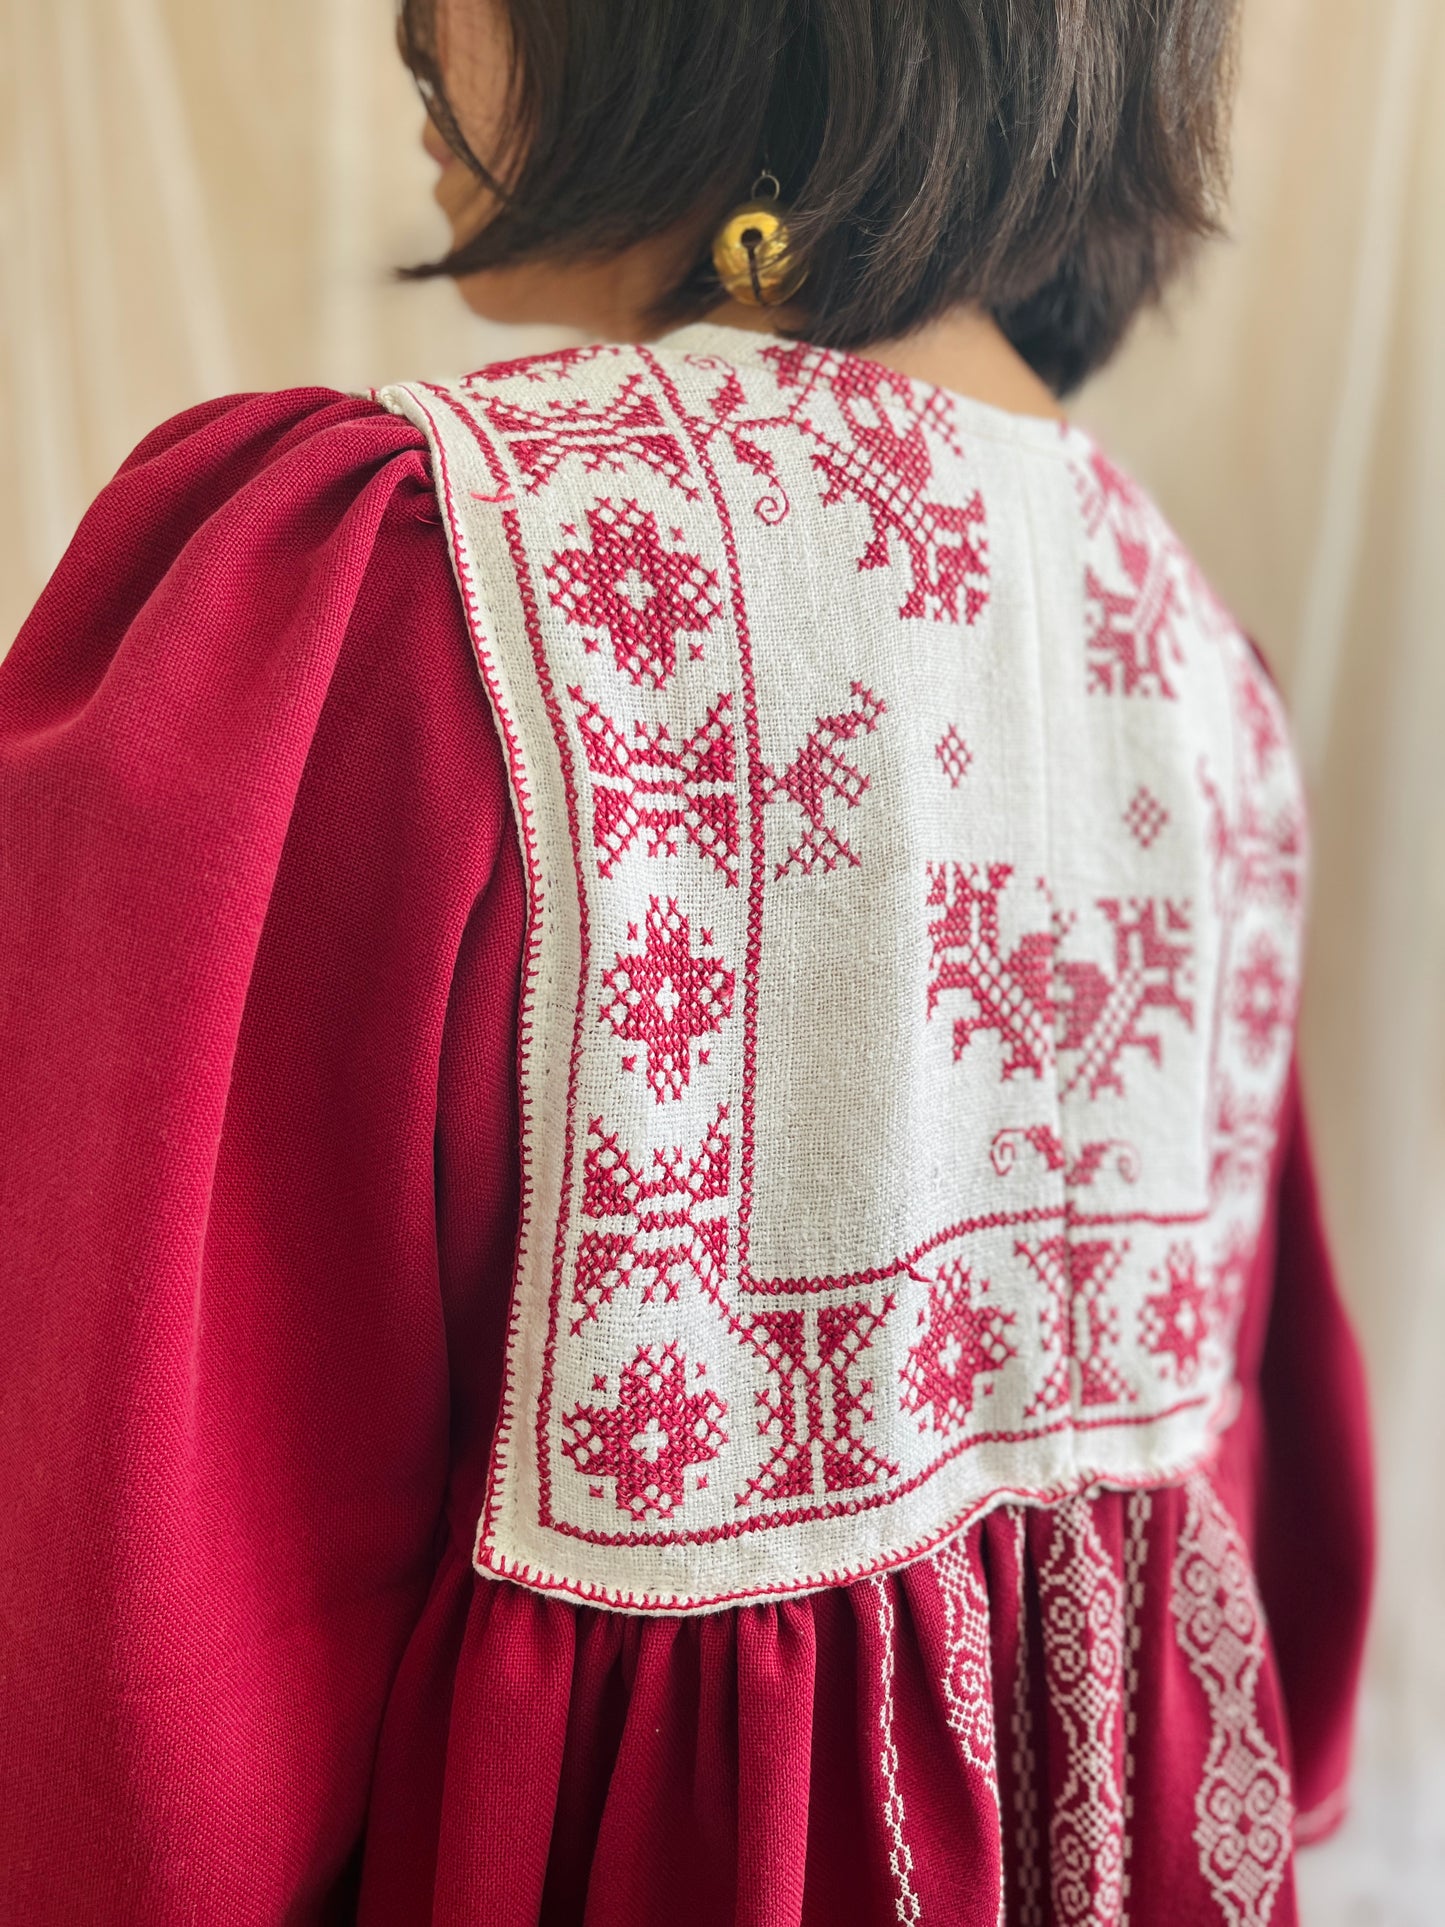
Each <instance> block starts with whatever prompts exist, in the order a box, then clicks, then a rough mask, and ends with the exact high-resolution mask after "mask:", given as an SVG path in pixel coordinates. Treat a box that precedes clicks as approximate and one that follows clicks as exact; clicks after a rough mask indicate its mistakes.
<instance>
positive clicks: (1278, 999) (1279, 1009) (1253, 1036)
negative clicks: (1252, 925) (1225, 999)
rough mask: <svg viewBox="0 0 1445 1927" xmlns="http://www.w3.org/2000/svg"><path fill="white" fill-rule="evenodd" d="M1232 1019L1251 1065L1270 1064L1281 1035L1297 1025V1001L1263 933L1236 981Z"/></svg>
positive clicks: (1231, 1005) (1274, 952) (1255, 943)
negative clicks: (1293, 1024) (1277, 1038)
mask: <svg viewBox="0 0 1445 1927" xmlns="http://www.w3.org/2000/svg"><path fill="white" fill-rule="evenodd" d="M1230 1015H1231V1016H1232V1017H1233V1018H1234V1020H1235V1022H1236V1023H1237V1024H1238V1025H1239V1028H1240V1031H1241V1033H1242V1036H1241V1042H1242V1044H1243V1047H1244V1054H1245V1056H1246V1057H1247V1058H1248V1060H1249V1062H1250V1063H1251V1064H1263V1063H1265V1062H1267V1061H1268V1059H1269V1057H1270V1054H1271V1052H1272V1051H1273V1050H1274V1044H1275V1039H1276V1037H1277V1036H1278V1035H1279V1033H1280V1032H1281V1031H1282V1030H1284V1029H1286V1028H1287V1027H1288V1026H1289V1025H1290V1024H1292V1023H1293V1021H1294V998H1293V997H1292V996H1291V994H1290V987H1289V982H1288V980H1287V978H1286V977H1285V973H1284V967H1283V965H1282V964H1281V963H1280V960H1279V955H1278V953H1277V951H1276V950H1275V948H1274V945H1273V944H1272V943H1271V942H1270V940H1269V938H1268V937H1266V936H1265V935H1264V934H1263V932H1261V933H1260V934H1259V935H1258V936H1257V937H1256V938H1255V940H1254V943H1253V946H1252V947H1251V949H1250V952H1249V955H1248V957H1247V958H1246V959H1245V961H1244V963H1243V965H1242V966H1241V968H1240V970H1239V973H1238V975H1237V976H1236V977H1235V979H1234V994H1233V999H1232V1001H1231V1004H1230Z"/></svg>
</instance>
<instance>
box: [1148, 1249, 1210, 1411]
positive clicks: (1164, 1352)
mask: <svg viewBox="0 0 1445 1927" xmlns="http://www.w3.org/2000/svg"><path fill="white" fill-rule="evenodd" d="M1153 1276H1154V1279H1155V1281H1156V1282H1162V1284H1163V1289H1162V1290H1161V1291H1156V1292H1154V1293H1152V1294H1151V1295H1150V1296H1149V1297H1148V1298H1146V1299H1145V1300H1144V1303H1143V1306H1142V1307H1141V1309H1140V1313H1139V1336H1140V1340H1141V1342H1142V1343H1143V1344H1144V1346H1145V1347H1146V1348H1147V1349H1148V1350H1149V1351H1151V1352H1153V1353H1154V1354H1155V1355H1156V1357H1168V1358H1169V1360H1170V1361H1171V1363H1172V1366H1173V1370H1174V1376H1175V1378H1176V1379H1177V1380H1178V1381H1179V1383H1180V1384H1181V1385H1192V1384H1193V1383H1194V1380H1195V1377H1196V1376H1197V1375H1198V1372H1199V1363H1200V1356H1201V1353H1202V1352H1203V1349H1204V1346H1205V1344H1206V1343H1207V1342H1208V1340H1209V1339H1210V1337H1211V1336H1212V1334H1213V1327H1214V1313H1215V1299H1214V1294H1213V1292H1212V1291H1211V1290H1210V1289H1209V1287H1208V1285H1207V1284H1205V1283H1203V1282H1202V1281H1201V1280H1200V1277H1199V1258H1198V1254H1197V1253H1196V1252H1195V1250H1194V1248H1193V1246H1192V1245H1183V1244H1180V1245H1171V1246H1170V1247H1169V1250H1168V1253H1167V1254H1166V1256H1165V1259H1164V1277H1163V1280H1162V1281H1160V1278H1159V1273H1158V1272H1157V1271H1156V1272H1154V1274H1153Z"/></svg>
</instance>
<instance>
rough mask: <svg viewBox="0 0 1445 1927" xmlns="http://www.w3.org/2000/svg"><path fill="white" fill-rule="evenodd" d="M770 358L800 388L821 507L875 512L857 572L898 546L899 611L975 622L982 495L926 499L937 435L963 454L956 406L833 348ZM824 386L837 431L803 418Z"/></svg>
mask: <svg viewBox="0 0 1445 1927" xmlns="http://www.w3.org/2000/svg"><path fill="white" fill-rule="evenodd" d="M763 352H764V358H765V359H766V360H768V361H770V362H771V363H772V365H773V369H774V372H775V373H776V376H777V380H778V386H779V388H781V389H783V390H785V391H786V390H789V389H800V390H801V391H802V393H801V395H800V397H799V402H798V405H797V407H796V408H795V409H794V411H793V419H794V420H795V421H796V422H797V423H798V425H799V426H800V427H801V428H802V430H803V432H804V433H805V434H806V435H807V436H808V438H809V440H810V441H811V443H812V444H813V466H814V468H815V469H816V470H817V472H818V474H819V475H820V476H821V477H822V478H823V481H824V482H825V483H826V485H827V486H826V488H825V490H824V494H823V506H824V508H831V507H833V505H834V504H835V503H838V502H842V501H854V502H857V503H859V504H860V505H861V506H862V507H863V508H865V509H866V510H867V512H868V515H869V518H870V520H871V522H872V524H873V539H872V541H871V542H870V543H869V544H868V546H867V548H866V549H865V550H864V551H863V554H862V555H861V556H860V557H859V560H858V567H859V568H860V569H882V568H887V567H888V565H889V563H890V561H891V560H892V545H893V544H894V543H895V542H896V543H898V544H900V545H901V547H902V548H903V550H904V553H905V554H906V555H907V558H908V563H909V568H910V570H911V571H912V578H913V580H912V586H911V587H910V589H909V591H908V594H907V595H906V596H905V597H904V599H903V604H902V606H901V607H900V609H899V611H898V613H899V615H900V616H902V617H905V618H906V617H910V616H929V617H932V619H933V620H934V621H935V622H943V621H947V622H957V621H958V620H959V619H960V610H959V598H960V596H962V598H963V609H962V619H963V621H965V622H968V623H972V622H975V621H977V619H978V616H979V614H980V612H981V610H982V609H983V606H984V604H985V602H986V601H987V600H988V537H987V535H986V533H985V518H984V508H983V497H982V496H981V495H980V494H979V493H978V491H977V490H975V491H974V492H973V494H971V495H970V496H969V498H968V500H967V501H966V502H963V503H949V502H939V501H932V500H930V499H928V495H927V490H928V488H929V485H930V483H931V482H932V481H933V479H934V466H933V456H932V454H931V453H930V450H929V439H930V436H932V437H936V438H937V439H938V441H939V442H940V443H941V444H942V445H943V446H944V447H945V448H946V449H947V450H948V451H949V452H950V453H952V454H954V455H957V454H959V453H961V450H960V448H959V444H958V438H957V430H956V428H955V426H954V415H953V409H952V407H951V405H950V404H949V402H948V400H947V398H946V397H945V396H944V395H943V394H942V392H941V391H940V390H938V389H922V388H918V387H916V386H915V384H914V383H913V382H911V381H909V380H908V379H907V378H906V376H903V375H898V374H894V373H893V372H892V371H891V370H889V369H886V368H882V367H880V366H879V365H878V364H877V363H875V362H868V361H860V360H857V359H855V358H854V357H853V356H851V355H837V354H834V353H833V352H832V351H831V350H829V349H826V348H813V347H808V346H801V345H800V346H797V347H789V348H768V349H765V350H764V351H763ZM819 390H822V391H824V392H826V393H827V394H828V395H830V396H831V398H832V401H833V402H834V404H835V406H836V409H837V411H838V415H839V417H840V422H839V426H838V428H837V429H832V428H831V427H827V426H824V425H823V424H822V423H821V422H820V421H819V420H818V419H816V418H815V417H814V416H813V415H810V414H809V413H807V412H805V411H806V409H807V405H808V403H809V401H810V399H811V398H812V397H813V396H814V395H815V394H816V393H817V392H818V391H819Z"/></svg>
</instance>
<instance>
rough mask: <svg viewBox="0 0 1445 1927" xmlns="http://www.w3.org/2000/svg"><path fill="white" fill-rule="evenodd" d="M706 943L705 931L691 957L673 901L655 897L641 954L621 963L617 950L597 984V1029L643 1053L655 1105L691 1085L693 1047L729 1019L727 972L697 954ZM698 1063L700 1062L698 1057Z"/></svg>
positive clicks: (632, 929)
mask: <svg viewBox="0 0 1445 1927" xmlns="http://www.w3.org/2000/svg"><path fill="white" fill-rule="evenodd" d="M628 935H629V936H630V937H632V938H633V939H634V940H635V939H636V936H637V925H636V924H630V925H629V926H628ZM711 944H712V933H711V931H708V930H704V931H703V933H702V950H701V951H699V953H697V954H694V952H693V948H692V931H691V929H690V928H689V925H688V920H687V918H686V917H685V916H684V915H683V913H682V911H681V910H679V909H678V907H677V904H676V902H675V901H674V900H673V899H672V898H671V897H669V898H668V899H667V901H666V902H663V900H662V899H661V898H660V897H654V898H653V899H652V901H651V903H650V904H649V906H648V911H647V931H646V936H645V939H644V942H643V947H642V949H641V950H640V951H636V952H633V953H632V954H630V955H626V956H624V955H623V953H622V952H621V951H619V952H618V953H617V961H616V963H615V964H614V965H613V967H612V968H611V970H609V971H608V972H607V975H606V976H605V977H604V978H603V980H602V985H603V989H604V990H605V992H606V997H605V999H604V1001H603V1005H602V1010H601V1013H600V1015H601V1019H602V1022H603V1023H606V1024H610V1025H611V1026H612V1028H613V1030H614V1031H616V1033H617V1035H618V1036H619V1037H620V1038H622V1039H623V1040H624V1042H627V1043H637V1044H641V1045H642V1046H643V1048H644V1049H645V1051H646V1053H647V1081H648V1083H649V1084H650V1085H651V1087H652V1094H653V1096H654V1097H655V1098H657V1099H658V1100H659V1101H660V1102H661V1101H664V1100H666V1099H668V1098H677V1097H681V1096H682V1094H683V1092H684V1091H685V1090H686V1089H687V1086H688V1084H689V1083H690V1082H691V1081H692V1071H693V1062H692V1046H693V1044H694V1042H695V1041H696V1040H697V1039H698V1038H699V1037H706V1036H708V1035H710V1034H711V1032H713V1031H715V1030H717V1029H719V1028H720V1027H721V1025H722V1022H723V1020H724V1018H726V1017H727V1016H729V1015H730V1014H731V1012H732V1007H733V982H734V978H733V973H732V971H731V970H729V969H728V968H727V967H726V965H724V964H723V963H721V962H720V961H719V960H718V959H716V958H714V957H709V956H706V955H703V954H702V951H706V950H707V949H708V948H710V947H711ZM699 1061H700V1062H704V1061H706V1060H705V1056H704V1055H703V1054H702V1053H699ZM624 1067H627V1065H626V1060H624Z"/></svg>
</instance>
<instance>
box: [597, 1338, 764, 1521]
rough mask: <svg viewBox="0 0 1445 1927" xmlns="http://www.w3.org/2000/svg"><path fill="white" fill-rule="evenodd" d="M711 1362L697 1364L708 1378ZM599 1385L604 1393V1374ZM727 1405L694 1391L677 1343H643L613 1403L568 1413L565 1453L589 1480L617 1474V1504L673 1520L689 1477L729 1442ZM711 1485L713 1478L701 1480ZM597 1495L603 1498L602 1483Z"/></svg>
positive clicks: (639, 1515) (707, 1391) (637, 1515)
mask: <svg viewBox="0 0 1445 1927" xmlns="http://www.w3.org/2000/svg"><path fill="white" fill-rule="evenodd" d="M706 1369H707V1368H706V1367H705V1366H704V1365H698V1366H696V1367H695V1368H694V1373H695V1376H696V1377H698V1378H701V1377H702V1375H703V1374H704V1372H705V1371H706ZM593 1389H594V1390H595V1391H598V1392H602V1393H605V1392H606V1390H607V1380H606V1378H605V1377H603V1376H602V1375H601V1374H599V1375H598V1378H597V1379H595V1380H594V1382H593ZM726 1415H727V1406H726V1404H725V1403H724V1401H723V1400H722V1399H720V1398H719V1397H718V1396H717V1394H716V1393H715V1392H714V1391H712V1390H711V1388H710V1387H702V1388H700V1389H698V1390H696V1391H692V1392H689V1391H688V1389H687V1360H686V1358H685V1357H684V1356H683V1354H682V1353H681V1352H680V1351H679V1350H678V1349H677V1347H676V1346H675V1345H665V1346H664V1347H663V1348H662V1350H661V1351H660V1352H656V1351H654V1350H653V1348H652V1347H651V1346H650V1345H642V1346H639V1348H638V1351H637V1355H636V1357H635V1358H634V1359H633V1361H632V1363H631V1364H630V1365H628V1366H627V1367H626V1368H625V1369H624V1371H623V1373H622V1377H621V1382H620V1384H619V1386H618V1396H617V1403H616V1405H613V1406H602V1405H582V1406H578V1407H577V1409H576V1410H575V1411H572V1412H569V1413H567V1415H566V1417H565V1418H564V1419H563V1421H562V1424H563V1427H564V1428H565V1433H566V1436H564V1438H563V1441H562V1450H563V1452H564V1453H565V1454H566V1456H567V1457H568V1458H569V1459H571V1461H572V1463H573V1464H574V1465H575V1466H576V1467H577V1470H578V1471H579V1472H580V1473H582V1475H583V1476H584V1477H585V1478H588V1479H592V1480H594V1481H600V1480H603V1479H612V1480H614V1481H615V1492H616V1500H617V1505H618V1508H619V1509H620V1510H621V1511H623V1512H627V1513H630V1514H631V1516H632V1517H633V1518H634V1519H638V1520H645V1519H670V1518H671V1517H672V1515H673V1513H674V1512H675V1511H676V1510H677V1508H678V1507H679V1506H680V1505H681V1504H682V1502H683V1499H684V1497H685V1496H686V1488H685V1483H684V1481H685V1478H686V1475H687V1473H688V1472H689V1471H690V1470H691V1469H692V1468H693V1467H695V1466H699V1465H706V1464H708V1463H709V1462H710V1461H711V1460H713V1459H715V1458H716V1457H717V1455H718V1453H719V1452H720V1451H721V1450H722V1448H723V1446H724V1445H726V1444H727V1437H728V1435H727V1433H726V1432H725V1431H724V1430H723V1427H722V1420H723V1419H724V1418H725V1417H726ZM698 1484H699V1485H700V1486H701V1487H702V1488H703V1489H705V1488H706V1484H707V1479H706V1475H705V1474H704V1475H702V1476H700V1477H699V1479H698ZM594 1496H595V1497H598V1498H600V1497H601V1496H602V1486H601V1484H600V1483H599V1484H597V1485H596V1486H595V1488H594Z"/></svg>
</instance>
